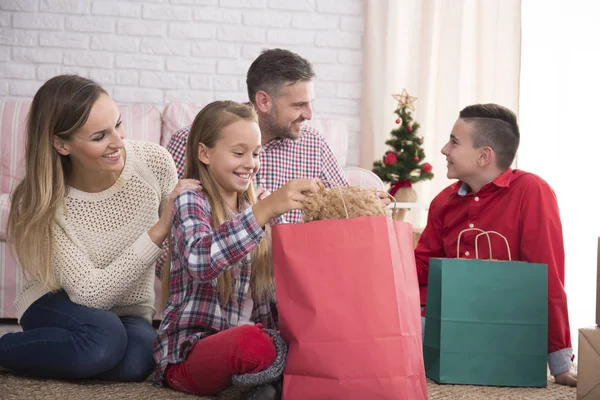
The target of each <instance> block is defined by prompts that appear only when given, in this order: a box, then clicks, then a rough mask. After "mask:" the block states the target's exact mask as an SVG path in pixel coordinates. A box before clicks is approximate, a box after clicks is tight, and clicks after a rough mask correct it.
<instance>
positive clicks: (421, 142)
mask: <svg viewBox="0 0 600 400" xmlns="http://www.w3.org/2000/svg"><path fill="white" fill-rule="evenodd" d="M424 141H425V140H424V139H423V138H422V137H420V138H418V139H417V143H419V145H421V144H423V142H424Z"/></svg>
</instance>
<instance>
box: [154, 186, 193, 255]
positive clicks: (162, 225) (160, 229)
mask: <svg viewBox="0 0 600 400" xmlns="http://www.w3.org/2000/svg"><path fill="white" fill-rule="evenodd" d="M200 189H202V185H201V184H200V181H198V180H196V179H180V180H179V182H177V185H175V188H174V189H173V191H172V192H171V194H169V199H168V200H167V204H166V205H165V208H164V209H163V210H162V214H161V216H160V218H159V220H158V222H156V224H154V225H153V226H152V228H150V230H149V231H148V235H149V236H150V239H152V241H153V242H154V243H155V244H156V245H157V246H160V245H161V243H162V242H163V241H164V240H165V239H166V237H167V235H168V234H169V231H170V230H171V220H172V219H173V203H174V202H175V199H176V198H177V196H179V194H180V193H182V192H184V191H186V190H200Z"/></svg>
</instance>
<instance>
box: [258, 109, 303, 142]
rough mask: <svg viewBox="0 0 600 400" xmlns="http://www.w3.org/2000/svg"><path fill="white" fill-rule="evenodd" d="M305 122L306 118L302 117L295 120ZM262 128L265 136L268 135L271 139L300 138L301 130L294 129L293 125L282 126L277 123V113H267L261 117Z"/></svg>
mask: <svg viewBox="0 0 600 400" xmlns="http://www.w3.org/2000/svg"><path fill="white" fill-rule="evenodd" d="M297 122H300V123H301V122H304V118H302V117H300V118H298V119H297V120H295V121H294V123H297ZM260 130H261V133H262V134H263V136H267V137H268V138H269V140H272V139H276V138H282V139H292V140H295V139H298V138H299V137H300V132H297V133H296V132H294V131H292V128H291V126H282V125H279V124H278V123H277V115H273V116H271V115H268V116H267V115H265V116H263V118H261V121H260Z"/></svg>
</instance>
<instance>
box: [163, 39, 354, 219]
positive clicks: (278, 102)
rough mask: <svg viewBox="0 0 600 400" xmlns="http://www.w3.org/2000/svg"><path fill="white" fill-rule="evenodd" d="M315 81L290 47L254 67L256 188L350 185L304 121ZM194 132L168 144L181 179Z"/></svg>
mask: <svg viewBox="0 0 600 400" xmlns="http://www.w3.org/2000/svg"><path fill="white" fill-rule="evenodd" d="M314 78H315V73H314V71H313V68H312V65H311V64H310V62H308V61H307V60H305V59H304V58H302V57H300V56H299V55H298V54H295V53H292V52H291V51H288V50H284V49H270V50H265V51H263V52H262V53H261V54H260V55H259V56H258V58H256V60H254V62H253V63H252V65H250V68H249V69H248V73H247V76H246V84H247V86H248V98H249V99H250V102H251V103H252V104H253V105H254V107H255V108H256V111H257V113H258V122H259V126H260V130H261V134H262V145H263V149H262V152H261V155H260V162H261V168H260V170H259V171H258V173H257V174H256V184H257V185H259V186H261V187H264V188H265V189H266V190H267V191H269V192H273V191H275V190H277V189H279V188H280V187H282V186H283V185H285V184H286V183H287V182H288V181H289V180H291V179H321V180H323V181H324V183H325V185H327V186H348V182H347V180H346V177H345V175H344V172H343V170H342V168H341V166H340V164H339V162H338V161H337V159H336V158H335V156H334V155H333V152H332V151H331V148H330V147H329V145H328V144H327V142H326V141H325V139H324V138H323V136H321V134H320V133H319V132H318V131H317V130H316V129H313V128H311V127H309V126H307V125H306V124H304V123H303V122H304V121H307V120H310V119H311V118H312V116H313V110H312V101H313V100H314V97H315V95H314V83H313V79H314ZM189 130H190V127H189V126H188V127H185V128H182V129H180V130H179V131H177V132H176V133H175V134H174V135H173V136H172V137H171V141H170V142H169V144H168V146H167V149H168V150H169V152H170V153H171V155H172V156H173V158H174V160H175V164H176V165H177V172H178V174H179V176H180V177H181V176H182V175H183V170H184V166H185V143H186V140H187V137H188V134H189ZM285 219H286V220H287V221H288V222H292V223H296V222H301V221H302V213H301V211H298V210H294V211H290V212H289V213H287V214H286V215H285Z"/></svg>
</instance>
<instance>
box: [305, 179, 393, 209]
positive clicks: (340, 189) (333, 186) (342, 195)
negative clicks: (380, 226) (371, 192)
mask: <svg viewBox="0 0 600 400" xmlns="http://www.w3.org/2000/svg"><path fill="white" fill-rule="evenodd" d="M316 181H317V180H316V179H315V182H316ZM320 181H321V182H326V183H329V184H330V185H331V188H337V192H338V193H339V195H340V199H341V200H342V204H343V205H344V212H345V213H346V219H350V214H348V208H347V207H346V201H345V200H344V194H343V193H342V188H341V187H340V186H339V185H338V186H335V183H334V182H331V181H326V180H323V179H320ZM377 192H378V191H377V190H376V191H375V193H377ZM384 193H385V194H387V195H388V197H389V198H391V199H392V201H393V202H394V209H393V211H392V213H393V212H394V211H396V204H397V201H396V198H395V197H394V196H392V195H391V194H389V193H388V192H384Z"/></svg>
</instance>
